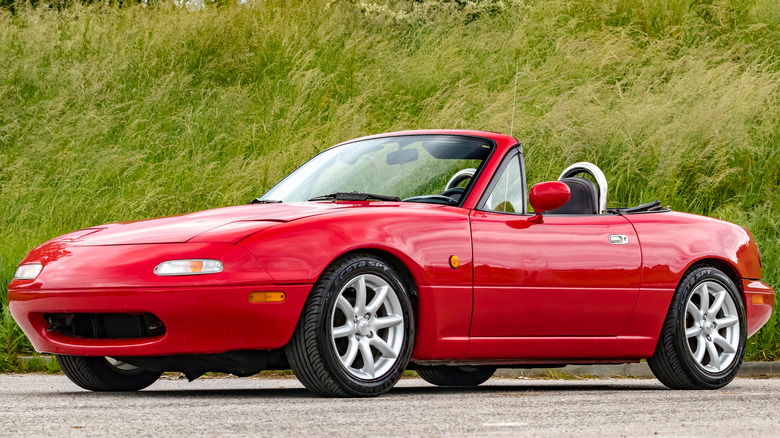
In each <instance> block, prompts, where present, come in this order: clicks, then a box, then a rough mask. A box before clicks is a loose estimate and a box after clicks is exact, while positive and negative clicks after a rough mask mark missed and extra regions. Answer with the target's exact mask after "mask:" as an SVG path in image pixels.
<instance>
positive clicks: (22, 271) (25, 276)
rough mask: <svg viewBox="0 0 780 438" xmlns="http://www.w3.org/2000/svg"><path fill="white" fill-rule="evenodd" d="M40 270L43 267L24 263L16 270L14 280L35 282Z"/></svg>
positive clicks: (37, 264)
mask: <svg viewBox="0 0 780 438" xmlns="http://www.w3.org/2000/svg"><path fill="white" fill-rule="evenodd" d="M42 269H43V265H42V264H40V263H25V264H23V265H21V266H19V267H18V268H16V273H15V274H14V280H35V278H36V277H38V274H40V273H41V270H42Z"/></svg>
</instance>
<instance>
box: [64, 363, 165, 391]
mask: <svg viewBox="0 0 780 438" xmlns="http://www.w3.org/2000/svg"><path fill="white" fill-rule="evenodd" d="M57 363H59V365H60V368H62V372H63V373H65V375H66V376H68V378H69V379H70V380H71V381H72V382H73V383H75V384H76V385H78V386H80V387H82V388H84V389H88V390H90V391H139V390H141V389H144V388H146V387H147V386H149V385H151V384H152V383H154V382H155V381H157V379H158V378H159V377H160V375H161V374H162V373H155V372H152V371H147V370H144V369H142V368H138V367H136V366H134V365H130V364H128V363H125V362H121V361H118V360H116V359H112V358H110V357H87V356H63V355H57Z"/></svg>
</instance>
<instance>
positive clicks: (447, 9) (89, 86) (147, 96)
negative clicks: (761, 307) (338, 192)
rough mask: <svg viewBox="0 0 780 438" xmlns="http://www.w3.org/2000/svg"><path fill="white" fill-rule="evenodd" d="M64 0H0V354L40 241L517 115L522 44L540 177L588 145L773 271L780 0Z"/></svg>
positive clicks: (530, 142)
mask: <svg viewBox="0 0 780 438" xmlns="http://www.w3.org/2000/svg"><path fill="white" fill-rule="evenodd" d="M54 6H56V7H47V5H44V4H43V3H40V4H39V5H38V6H36V7H31V6H28V5H27V6H26V5H24V4H17V5H16V8H15V10H14V12H11V11H10V10H0V66H1V68H0V287H2V288H3V289H2V292H1V293H0V299H2V315H1V316H2V319H0V321H2V326H0V344H2V347H0V351H2V352H1V353H0V354H3V355H10V356H13V355H15V354H21V353H30V352H31V350H30V347H29V344H28V343H27V341H26V340H25V339H24V337H23V336H22V335H21V333H20V332H19V330H18V328H17V327H16V325H15V324H14V323H13V321H12V320H11V319H10V318H9V316H8V312H7V310H6V295H7V291H6V286H7V284H8V282H9V281H10V279H11V277H12V275H13V271H14V269H15V267H16V265H17V263H19V261H20V260H21V259H22V258H23V257H24V255H25V254H26V253H27V252H28V251H29V250H30V249H32V248H33V247H35V246H36V245H38V244H40V243H41V242H43V241H45V240H47V239H49V238H51V237H54V236H57V235H59V234H62V233H65V232H67V231H71V230H74V229H78V228H82V227H86V226H91V225H96V224H102V223H107V222H112V221H117V220H128V219H138V218H148V217H154V216H161V215H170V214H176V213H181V212H188V211H195V210H201V209H207V208H214V207H220V206H226V205H233V204H242V203H245V202H247V201H249V200H250V199H252V198H254V197H256V196H258V195H260V194H262V193H263V192H264V191H265V190H267V189H269V188H270V187H271V186H272V185H273V184H274V183H275V182H276V181H278V180H279V179H280V178H281V177H282V176H284V175H285V174H286V173H288V172H289V171H291V170H292V169H294V168H295V167H296V166H298V165H299V164H301V163H302V162H303V161H305V160H306V159H307V158H309V157H311V156H312V155H313V154H315V153H316V152H317V151H319V150H321V149H323V148H325V147H327V146H329V145H331V144H334V143H336V142H339V141H342V140H346V139H349V138H352V137H356V136H360V135H364V134H370V133H378V132H383V131H390V130H398V129H410V128H429V127H439V128H475V129H486V130H495V131H502V132H508V131H509V128H510V119H511V114H512V85H513V81H514V76H515V67H516V65H519V79H518V86H517V109H516V114H515V117H514V135H515V136H516V137H518V138H519V139H521V141H522V142H523V143H524V146H525V151H526V161H527V165H528V168H529V173H530V177H529V180H530V182H538V181H542V180H547V179H552V178H555V177H556V176H557V174H558V173H559V172H560V171H561V170H562V169H563V168H564V167H565V166H566V165H568V164H570V163H572V162H575V161H579V160H588V161H593V162H595V163H596V164H598V165H599V166H600V167H601V168H602V169H603V170H604V171H605V173H606V174H607V177H608V179H609V181H610V197H611V204H612V205H629V204H634V205H635V204H638V203H641V202H646V201H651V200H654V199H660V200H661V201H662V202H663V203H664V204H669V205H671V206H672V208H673V209H675V210H681V211H688V212H695V213H700V214H705V215H709V216H715V217H719V218H723V219H726V220H729V221H733V222H736V223H738V224H741V225H744V226H746V227H747V228H749V229H750V230H751V231H752V232H753V234H754V235H755V236H756V239H757V240H758V243H759V247H760V248H761V250H762V254H763V261H764V274H765V279H766V281H767V282H768V283H769V284H772V285H774V286H775V287H778V286H780V260H779V259H780V251H778V246H779V244H780V191H778V186H779V184H778V182H780V89H779V88H778V84H780V82H779V80H780V73H779V70H780V63H779V61H780V29H779V26H780V1H778V0H706V1H697V0H569V1H562V0H545V1H542V0H528V1H527V2H512V1H508V0H503V1H490V0H484V1H476V2H467V1H462V0H456V1H430V0H429V1H426V2H409V1H391V2H390V3H355V2H349V1H330V2H326V1H324V0H309V1H300V2H299V1H280V0H268V1H263V0H255V1H252V2H250V3H247V4H230V3H225V2H221V3H219V4H215V5H209V6H208V7H205V8H197V7H190V8H187V7H184V8H182V7H177V6H176V5H175V4H172V3H164V2H162V3H150V4H149V5H148V6H143V5H139V4H133V5H128V4H127V3H125V4H124V5H122V4H121V2H120V3H117V2H113V3H93V4H92V5H83V4H79V3H68V2H65V3H57V4H55V5H54ZM749 357H750V358H751V359H778V358H780V324H778V315H777V312H776V313H775V315H774V317H773V319H772V320H771V321H770V323H769V324H768V325H767V326H766V327H765V328H764V329H763V330H762V331H761V332H760V333H759V334H758V335H756V336H755V337H753V338H751V340H750V346H749Z"/></svg>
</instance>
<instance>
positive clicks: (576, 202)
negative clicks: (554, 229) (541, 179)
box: [545, 176, 599, 214]
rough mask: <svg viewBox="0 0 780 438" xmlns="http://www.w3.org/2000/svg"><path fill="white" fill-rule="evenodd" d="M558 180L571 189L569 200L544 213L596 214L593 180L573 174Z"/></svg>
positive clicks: (596, 205) (596, 197) (595, 195)
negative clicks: (573, 175) (561, 205)
mask: <svg viewBox="0 0 780 438" xmlns="http://www.w3.org/2000/svg"><path fill="white" fill-rule="evenodd" d="M560 182H562V183H564V184H566V185H567V186H569V190H571V197H570V198H569V202H567V203H566V204H564V205H563V207H558V208H556V209H555V210H550V211H548V212H547V213H545V214H598V212H599V202H598V195H597V193H598V191H597V190H596V184H593V181H591V180H589V179H585V178H580V177H576V176H575V177H571V178H563V179H562V180H560Z"/></svg>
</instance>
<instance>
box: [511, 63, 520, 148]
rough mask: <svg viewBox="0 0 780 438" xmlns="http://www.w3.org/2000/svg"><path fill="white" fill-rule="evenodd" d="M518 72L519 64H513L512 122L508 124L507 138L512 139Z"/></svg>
mask: <svg viewBox="0 0 780 438" xmlns="http://www.w3.org/2000/svg"><path fill="white" fill-rule="evenodd" d="M519 71H520V63H519V62H518V63H517V64H515V91H514V93H513V94H512V121H511V122H510V124H509V136H510V137H512V136H513V134H514V131H515V100H516V98H517V73H518V72H519Z"/></svg>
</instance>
